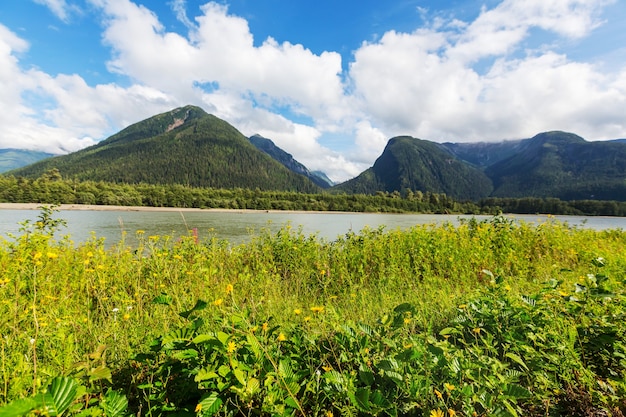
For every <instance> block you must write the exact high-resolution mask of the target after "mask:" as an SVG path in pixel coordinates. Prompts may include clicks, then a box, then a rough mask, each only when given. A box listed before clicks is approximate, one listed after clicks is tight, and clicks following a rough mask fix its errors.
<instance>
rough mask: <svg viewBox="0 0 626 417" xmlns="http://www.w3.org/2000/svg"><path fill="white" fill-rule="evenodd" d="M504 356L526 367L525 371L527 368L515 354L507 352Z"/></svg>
mask: <svg viewBox="0 0 626 417" xmlns="http://www.w3.org/2000/svg"><path fill="white" fill-rule="evenodd" d="M504 356H506V357H507V358H509V359H511V360H513V361H514V362H516V363H517V364H519V365H520V366H521V367H522V368H524V369H526V370H527V371H528V370H529V369H528V366H526V363H525V362H524V361H523V360H522V358H520V357H519V356H517V355H516V354H515V353H512V352H507V353H506V354H505V355H504Z"/></svg>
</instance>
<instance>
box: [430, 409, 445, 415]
mask: <svg viewBox="0 0 626 417" xmlns="http://www.w3.org/2000/svg"><path fill="white" fill-rule="evenodd" d="M430 417H444V414H443V411H441V410H440V409H436V410H432V411H431V412H430Z"/></svg>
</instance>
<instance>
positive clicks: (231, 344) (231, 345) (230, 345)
mask: <svg viewBox="0 0 626 417" xmlns="http://www.w3.org/2000/svg"><path fill="white" fill-rule="evenodd" d="M235 350H237V344H236V343H235V342H233V341H232V340H231V341H230V342H228V346H227V347H226V351H227V352H228V353H233V352H234V351H235Z"/></svg>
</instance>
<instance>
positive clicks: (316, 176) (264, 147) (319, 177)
mask: <svg viewBox="0 0 626 417" xmlns="http://www.w3.org/2000/svg"><path fill="white" fill-rule="evenodd" d="M248 139H249V140H250V142H251V143H252V144H253V145H254V146H256V147H257V149H259V150H261V151H263V152H265V153H266V154H268V155H269V156H271V157H272V158H274V159H275V160H277V161H278V162H280V163H281V164H283V165H284V166H285V167H286V168H288V169H289V170H291V171H293V172H295V173H296V174H300V175H304V176H305V177H307V178H308V179H310V180H311V181H313V182H314V183H315V184H317V185H318V186H320V187H322V188H329V187H332V186H333V185H334V184H333V182H332V181H331V180H330V178H328V177H327V176H326V174H324V173H323V172H320V171H314V172H311V171H309V169H308V168H307V167H305V166H304V165H302V164H301V163H300V162H298V161H296V160H295V159H293V156H291V154H289V153H287V152H285V151H284V150H282V149H281V148H279V147H278V146H276V145H275V144H274V142H272V141H271V140H270V139H267V138H264V137H263V136H261V135H253V136H250V137H249V138H248Z"/></svg>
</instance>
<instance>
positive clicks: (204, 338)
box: [191, 333, 218, 345]
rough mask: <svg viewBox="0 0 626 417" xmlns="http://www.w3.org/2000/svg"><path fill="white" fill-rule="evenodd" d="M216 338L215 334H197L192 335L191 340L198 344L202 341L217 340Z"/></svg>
mask: <svg viewBox="0 0 626 417" xmlns="http://www.w3.org/2000/svg"><path fill="white" fill-rule="evenodd" d="M217 341H218V340H217V339H216V338H215V336H213V335H211V334H205V333H203V334H199V335H198V336H196V337H194V338H193V339H191V342H192V343H194V344H196V345H200V344H202V343H211V342H217Z"/></svg>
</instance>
